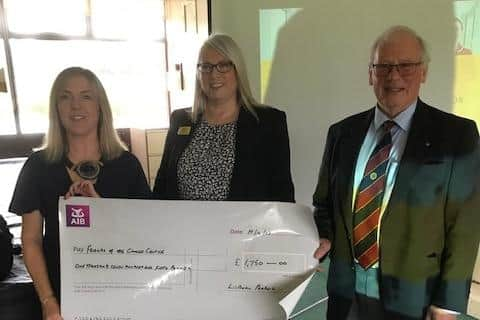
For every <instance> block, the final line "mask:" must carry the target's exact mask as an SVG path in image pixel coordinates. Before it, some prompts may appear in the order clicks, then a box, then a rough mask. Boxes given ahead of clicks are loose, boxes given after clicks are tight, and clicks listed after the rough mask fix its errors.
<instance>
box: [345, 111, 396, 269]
mask: <svg viewBox="0 0 480 320" xmlns="http://www.w3.org/2000/svg"><path fill="white" fill-rule="evenodd" d="M394 125H395V122H393V121H391V120H388V121H385V122H384V123H383V125H382V129H383V137H382V138H381V139H380V142H378V144H377V146H376V147H375V149H374V150H373V152H372V154H371V155H370V158H369V159H368V162H367V166H366V167H365V173H364V174H363V178H362V181H361V182H360V186H359V187H358V194H357V199H356V202H355V209H354V215H353V226H354V228H353V248H354V252H355V258H356V259H357V260H358V263H359V264H360V265H361V266H362V267H363V268H364V269H368V268H370V267H371V266H372V265H374V264H375V263H376V262H377V261H378V243H377V229H378V221H379V218H380V210H381V209H380V208H381V206H382V200H383V193H384V189H385V180H386V171H387V165H388V157H389V154H390V149H391V147H392V135H391V133H390V130H391V129H392V127H393V126H394Z"/></svg>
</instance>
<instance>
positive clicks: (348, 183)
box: [336, 108, 375, 239]
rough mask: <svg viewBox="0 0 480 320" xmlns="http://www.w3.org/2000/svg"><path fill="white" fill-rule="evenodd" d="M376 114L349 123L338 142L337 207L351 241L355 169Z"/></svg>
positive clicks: (371, 111) (370, 112)
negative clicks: (340, 210)
mask: <svg viewBox="0 0 480 320" xmlns="http://www.w3.org/2000/svg"><path fill="white" fill-rule="evenodd" d="M374 114H375V109H374V108H373V109H371V110H369V111H367V112H365V113H364V114H363V115H362V118H361V119H360V121H352V123H349V128H347V130H345V134H343V135H342V136H341V137H340V139H339V140H338V146H337V147H338V148H339V151H338V155H339V157H340V161H341V162H340V164H339V168H338V171H337V175H338V177H337V179H338V183H337V186H338V188H337V190H336V192H337V197H336V199H337V200H338V201H340V203H337V206H338V207H339V208H342V210H343V218H344V223H345V227H346V230H347V231H348V234H349V236H350V239H352V229H353V212H352V201H353V199H352V197H353V179H354V174H355V167H356V164H357V158H358V154H359V152H360V148H361V147H362V144H363V140H364V139H365V135H366V134H367V131H368V128H369V126H370V123H371V122H372V120H373V116H374Z"/></svg>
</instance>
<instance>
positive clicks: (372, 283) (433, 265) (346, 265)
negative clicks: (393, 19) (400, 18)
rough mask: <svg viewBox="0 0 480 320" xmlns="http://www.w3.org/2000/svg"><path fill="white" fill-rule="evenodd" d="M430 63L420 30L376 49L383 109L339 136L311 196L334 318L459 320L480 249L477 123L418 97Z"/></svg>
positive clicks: (347, 125)
mask: <svg viewBox="0 0 480 320" xmlns="http://www.w3.org/2000/svg"><path fill="white" fill-rule="evenodd" d="M428 61H429V56H428V53H427V50H426V48H425V43H424V41H423V40H422V39H421V38H420V37H419V36H418V35H417V34H416V33H415V32H414V31H413V30H411V29H409V28H407V27H404V26H396V27H392V28H390V29H388V30H387V31H385V32H384V33H383V34H382V35H381V36H380V37H379V38H378V39H377V40H376V41H375V43H374V45H373V46H372V51H371V60H370V66H369V83H370V85H372V86H373V91H374V93H375V95H376V97H377V104H376V106H375V107H374V108H372V109H370V110H368V111H365V112H362V113H359V114H356V115H354V116H351V117H349V118H346V119H344V120H342V121H340V122H338V123H336V124H334V125H332V126H331V127H330V129H329V132H328V137H327V143H326V146H325V152H324V157H323V162H322V166H321V169H320V175H319V180H318V185H317V188H316V191H315V194H314V196H313V199H314V201H313V204H314V206H315V221H316V224H317V228H318V232H319V235H320V246H319V248H318V249H317V250H316V252H315V257H317V258H319V259H321V258H323V256H324V255H325V254H326V253H327V252H330V254H329V255H330V269H329V278H328V292H329V297H330V298H329V302H328V313H327V318H328V319H332V320H333V319H335V320H342V319H369V320H371V319H455V318H456V314H458V313H459V312H460V313H465V312H466V306H467V301H468V295H469V290H470V289H469V288H470V280H471V275H472V271H473V266H474V263H475V253H476V251H477V248H478V242H479V234H480V233H479V232H478V226H479V221H480V214H479V212H478V210H479V208H480V202H479V184H480V183H479V180H480V179H479V172H480V156H479V147H478V146H479V142H478V141H479V137H478V130H477V127H476V125H475V123H474V122H473V121H471V120H467V119H463V118H460V117H457V116H454V115H452V114H449V113H445V112H442V111H440V110H438V109H435V108H433V107H431V106H429V105H427V104H425V103H424V102H423V101H421V100H420V99H419V98H418V95H419V91H420V86H421V84H422V83H423V82H425V79H426V75H427V66H428Z"/></svg>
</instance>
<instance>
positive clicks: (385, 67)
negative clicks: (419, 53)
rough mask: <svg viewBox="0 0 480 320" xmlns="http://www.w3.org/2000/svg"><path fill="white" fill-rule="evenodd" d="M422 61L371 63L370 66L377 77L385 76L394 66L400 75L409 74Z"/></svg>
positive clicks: (413, 71)
mask: <svg viewBox="0 0 480 320" xmlns="http://www.w3.org/2000/svg"><path fill="white" fill-rule="evenodd" d="M422 63H423V61H419V62H405V63H399V64H388V63H376V64H375V63H372V65H371V68H372V69H373V71H374V72H375V75H376V76H377V77H386V76H388V75H389V74H390V72H392V70H393V69H394V68H395V69H397V72H398V74H399V75H400V76H402V77H404V76H410V75H412V74H413V73H415V71H416V70H417V66H419V65H421V64H422Z"/></svg>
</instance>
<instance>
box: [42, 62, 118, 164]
mask: <svg viewBox="0 0 480 320" xmlns="http://www.w3.org/2000/svg"><path fill="white" fill-rule="evenodd" d="M74 76H83V77H85V79H87V81H88V82H89V83H90V84H91V85H92V86H93V87H94V90H95V93H96V96H97V99H98V109H99V119H98V126H97V130H98V140H99V141H98V142H99V145H100V153H101V154H102V158H103V159H105V160H111V159H115V158H117V157H119V156H120V155H121V153H122V152H123V151H124V150H126V149H127V148H126V147H125V144H124V143H123V142H122V141H121V140H120V138H119V136H118V134H117V132H116V131H115V129H114V127H113V117H112V110H111V108H110V103H109V102H108V97H107V93H106V92H105V88H104V87H103V85H102V83H101V82H100V80H99V79H98V77H97V76H96V75H95V74H94V73H93V72H92V71H90V70H88V69H84V68H80V67H70V68H67V69H65V70H63V71H62V72H60V73H59V74H58V76H57V78H56V79H55V81H54V82H53V85H52V89H51V90H50V103H49V125H48V131H47V134H46V135H45V138H44V141H43V145H42V147H41V149H44V150H45V154H46V159H47V161H49V162H57V161H60V160H61V159H63V157H64V156H65V155H66V154H67V152H68V141H67V134H66V130H65V128H64V127H63V125H62V123H61V121H60V115H59V113H58V107H57V105H58V97H59V93H60V91H61V90H63V87H64V86H65V83H66V82H67V81H68V80H69V79H71V78H72V77H74Z"/></svg>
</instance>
